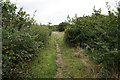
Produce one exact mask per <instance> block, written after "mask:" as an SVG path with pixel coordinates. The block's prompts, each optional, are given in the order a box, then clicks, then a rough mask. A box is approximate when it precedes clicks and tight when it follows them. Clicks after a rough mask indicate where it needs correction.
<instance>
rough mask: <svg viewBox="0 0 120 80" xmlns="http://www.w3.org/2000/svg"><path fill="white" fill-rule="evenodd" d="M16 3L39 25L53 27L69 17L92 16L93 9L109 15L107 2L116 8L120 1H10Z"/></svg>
mask: <svg viewBox="0 0 120 80" xmlns="http://www.w3.org/2000/svg"><path fill="white" fill-rule="evenodd" d="M10 1H11V2H12V3H15V4H16V5H17V7H18V8H20V7H23V10H25V11H26V12H27V13H28V14H30V15H31V17H32V15H33V13H34V11H35V10H37V12H36V14H35V20H36V21H37V23H42V24H48V22H51V23H52V24H53V25H55V24H59V23H60V22H62V21H65V20H66V19H67V15H69V16H70V17H74V16H75V14H77V16H83V15H84V14H85V15H91V14H92V12H93V7H94V5H95V7H96V9H99V8H101V9H102V13H103V14H107V8H106V2H109V4H110V5H111V6H112V8H115V7H114V6H116V2H118V1H119V0H10Z"/></svg>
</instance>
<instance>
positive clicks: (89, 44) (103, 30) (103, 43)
mask: <svg viewBox="0 0 120 80" xmlns="http://www.w3.org/2000/svg"><path fill="white" fill-rule="evenodd" d="M117 16H118V13H117V12H112V11H108V15H102V14H101V9H99V10H98V11H97V10H95V9H94V13H93V14H92V16H83V17H76V18H73V19H72V25H73V26H72V27H70V28H68V29H67V30H66V31H65V38H64V39H65V42H66V43H67V44H68V45H70V46H81V47H84V48H87V49H88V50H89V52H90V53H92V54H93V55H94V56H92V57H93V59H94V60H96V62H97V63H98V64H100V65H102V66H104V68H105V69H107V70H108V71H111V70H112V69H113V70H114V72H116V74H119V72H120V70H119V66H120V65H119V63H120V54H119V53H118V34H119V29H118V18H117Z"/></svg>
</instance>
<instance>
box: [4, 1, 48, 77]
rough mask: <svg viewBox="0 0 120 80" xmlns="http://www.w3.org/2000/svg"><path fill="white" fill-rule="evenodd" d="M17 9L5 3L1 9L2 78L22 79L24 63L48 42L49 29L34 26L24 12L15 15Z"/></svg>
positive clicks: (31, 19)
mask: <svg viewBox="0 0 120 80" xmlns="http://www.w3.org/2000/svg"><path fill="white" fill-rule="evenodd" d="M16 9H17V7H16V6H15V5H14V4H11V3H5V2H4V6H3V8H2V10H3V17H2V21H3V24H2V41H3V42H2V62H3V63H2V71H3V73H2V76H3V78H19V77H22V76H21V75H22V74H23V69H24V68H25V66H26V63H27V62H29V61H31V60H32V58H33V57H34V56H35V55H37V53H38V51H39V50H40V48H43V47H44V46H45V45H46V44H47V43H48V40H49V34H50V32H49V29H47V28H46V27H41V26H39V25H35V24H34V22H35V21H34V19H33V18H29V16H28V14H26V12H25V11H22V8H21V9H20V11H18V12H17V13H16Z"/></svg>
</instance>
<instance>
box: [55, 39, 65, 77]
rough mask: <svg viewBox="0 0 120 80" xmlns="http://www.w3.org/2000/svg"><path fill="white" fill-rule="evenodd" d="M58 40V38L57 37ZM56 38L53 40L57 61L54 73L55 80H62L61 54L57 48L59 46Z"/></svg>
mask: <svg viewBox="0 0 120 80" xmlns="http://www.w3.org/2000/svg"><path fill="white" fill-rule="evenodd" d="M59 38H60V37H59ZM59 38H57V39H56V40H55V46H56V51H57V55H56V57H57V59H56V65H57V72H56V76H55V78H64V76H63V74H62V69H61V68H62V67H63V66H62V64H63V62H62V54H61V50H60V47H59V44H58V43H57V40H58V39H59Z"/></svg>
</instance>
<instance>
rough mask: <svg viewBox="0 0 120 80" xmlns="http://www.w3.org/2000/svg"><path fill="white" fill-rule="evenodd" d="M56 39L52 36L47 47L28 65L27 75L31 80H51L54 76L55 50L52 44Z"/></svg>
mask: <svg viewBox="0 0 120 80" xmlns="http://www.w3.org/2000/svg"><path fill="white" fill-rule="evenodd" d="M56 38H57V36H56V35H55V34H52V36H51V40H50V41H49V44H48V46H47V47H46V48H44V49H42V50H41V51H40V52H39V53H38V56H37V57H35V58H34V60H33V61H32V62H31V63H29V68H30V70H29V71H30V72H29V74H30V76H31V77H32V78H53V77H54V75H55V74H56V68H57V66H56V48H55V44H54V41H55V39H56Z"/></svg>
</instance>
